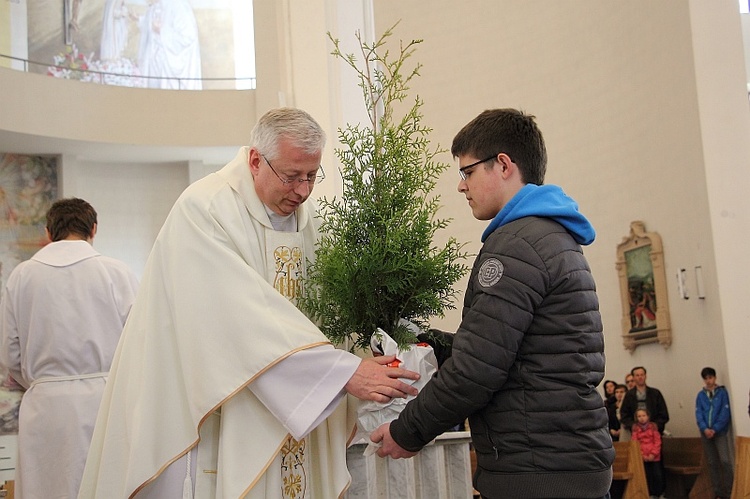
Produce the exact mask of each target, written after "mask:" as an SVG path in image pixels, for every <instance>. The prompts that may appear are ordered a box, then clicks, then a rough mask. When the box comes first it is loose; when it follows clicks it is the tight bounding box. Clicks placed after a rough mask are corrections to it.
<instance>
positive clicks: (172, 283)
mask: <svg viewBox="0 0 750 499" xmlns="http://www.w3.org/2000/svg"><path fill="white" fill-rule="evenodd" d="M251 139H252V141H251V143H252V147H243V148H242V149H240V151H239V153H238V154H237V156H236V158H235V159H234V160H233V161H231V162H230V163H229V164H227V165H226V166H225V167H223V168H222V169H221V170H219V171H218V172H216V173H213V174H211V175H208V176H207V177H205V178H203V179H201V180H199V181H197V182H195V183H194V184H193V185H191V186H190V187H188V189H187V190H186V191H185V192H184V193H183V194H182V195H181V196H180V198H179V199H178V200H177V202H176V204H175V205H174V207H173V208H172V211H171V212H170V214H169V216H168V217H167V220H166V222H165V224H164V226H163V227H162V229H161V231H160V233H159V235H158V237H157V239H156V242H155V244H154V247H153V249H152V252H151V255H150V256H149V259H148V262H147V264H146V269H145V273H144V277H143V280H142V283H141V289H140V292H139V293H138V297H137V299H136V302H135V305H134V306H133V311H132V313H131V316H130V320H129V321H128V324H127V326H126V327H125V331H124V332H123V336H122V341H121V342H120V346H119V348H118V351H117V354H116V356H115V362H114V365H113V367H112V373H111V375H110V378H109V383H108V385H107V390H106V393H105V396H104V400H103V402H102V407H101V410H100V412H99V417H98V420H97V423H96V429H95V432H94V439H93V442H92V446H91V451H90V453H89V458H88V462H87V465H86V471H85V473H84V483H83V485H82V487H81V493H80V496H79V497H81V498H83V499H92V498H107V499H116V498H127V497H137V498H138V499H142V498H145V497H148V498H158V499H182V498H192V497H195V498H199V499H208V498H239V497H248V498H253V499H256V498H257V499H260V498H294V499H303V498H306V499H332V498H336V497H340V496H341V495H342V494H343V493H344V491H345V490H346V488H347V486H348V484H349V482H350V476H349V473H348V471H347V468H346V445H347V440H348V439H349V438H350V437H351V436H352V432H353V430H354V417H353V416H354V412H353V411H351V406H352V405H353V404H347V403H346V398H347V392H348V393H349V394H351V395H354V396H356V397H358V398H361V399H367V400H376V401H381V402H384V401H388V400H390V399H391V398H392V397H405V396H406V395H408V394H414V393H416V390H415V389H414V388H413V387H412V386H411V385H410V383H411V382H412V381H411V380H414V379H417V377H418V375H417V374H416V373H413V372H411V371H405V370H403V369H394V368H389V367H385V364H387V363H388V362H391V361H392V360H393V357H382V358H377V359H373V358H369V359H365V360H363V359H360V358H359V357H357V356H354V355H352V354H350V353H348V352H345V351H342V350H338V349H335V348H334V347H333V346H332V345H331V344H330V343H329V341H328V340H327V338H326V337H325V336H324V335H323V334H322V333H321V332H320V330H319V329H318V328H317V327H316V326H315V324H313V323H312V322H311V321H310V320H309V319H308V318H307V317H306V316H305V315H304V314H303V313H302V312H300V311H299V310H298V309H297V307H296V306H295V304H294V302H295V299H296V297H297V296H299V293H300V292H301V284H302V281H301V277H302V276H303V274H304V271H305V270H304V269H305V262H306V259H312V258H314V256H315V254H314V250H315V243H316V239H317V237H318V234H317V222H316V220H315V213H314V206H313V204H312V201H311V200H308V197H309V196H310V192H311V191H312V188H313V186H314V184H315V182H316V181H317V180H319V179H320V178H321V177H323V176H324V173H323V171H322V169H321V167H320V159H321V155H322V149H323V146H324V143H325V135H324V133H323V131H322V129H321V128H320V126H319V125H318V124H317V123H316V122H315V120H314V119H313V118H312V117H310V115H308V114H307V113H305V112H304V111H301V110H297V109H291V108H282V109H276V110H272V111H269V112H268V113H266V114H265V115H264V116H263V117H261V119H260V120H259V122H258V123H257V125H256V126H255V128H254V129H253V132H252V136H251ZM399 378H403V379H399ZM347 409H350V410H349V411H347Z"/></svg>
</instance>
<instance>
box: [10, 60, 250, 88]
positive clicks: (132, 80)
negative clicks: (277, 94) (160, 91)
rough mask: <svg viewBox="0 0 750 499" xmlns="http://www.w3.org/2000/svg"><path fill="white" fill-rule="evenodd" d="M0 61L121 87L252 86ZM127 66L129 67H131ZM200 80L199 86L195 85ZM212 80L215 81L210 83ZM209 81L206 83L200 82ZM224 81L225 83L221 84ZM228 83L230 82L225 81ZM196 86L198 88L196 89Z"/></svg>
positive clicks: (245, 81) (240, 81)
mask: <svg viewBox="0 0 750 499" xmlns="http://www.w3.org/2000/svg"><path fill="white" fill-rule="evenodd" d="M0 60H9V61H11V62H10V63H9V64H0V66H5V67H9V68H11V69H17V70H20V71H25V72H33V73H42V74H47V75H49V76H52V77H56V78H65V79H69V80H80V81H84V82H91V83H99V84H103V85H116V86H121V87H134V88H169V89H175V90H196V89H197V90H200V89H204V88H206V87H210V88H211V89H226V90H235V89H238V88H241V89H253V88H255V77H246V78H237V77H234V78H179V77H173V76H170V77H163V76H146V75H140V74H132V71H131V74H129V73H125V72H116V71H103V70H102V69H100V68H98V69H94V68H92V67H90V66H89V65H88V64H87V63H86V61H85V60H83V59H81V60H80V61H78V60H77V59H76V60H74V61H73V62H72V63H68V64H65V65H58V64H49V63H44V62H37V61H32V60H29V59H22V58H19V57H14V56H10V55H7V54H0ZM37 67H38V68H41V71H34V70H31V69H30V68H37ZM128 69H132V66H131V67H129V68H128ZM196 82H200V83H201V85H200V86H198V85H196ZM213 82H215V83H213ZM205 83H209V85H204V84H205ZM222 83H225V84H222ZM229 83H231V85H230V84H229ZM196 87H198V88H196Z"/></svg>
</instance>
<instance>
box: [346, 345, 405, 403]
mask: <svg viewBox="0 0 750 499" xmlns="http://www.w3.org/2000/svg"><path fill="white" fill-rule="evenodd" d="M394 360H396V356H395V355H384V356H381V357H376V358H370V359H363V360H362V362H360V364H359V367H357V370H356V371H354V374H353V375H352V377H351V378H349V381H348V382H347V383H346V386H345V387H344V388H345V389H346V391H347V392H349V393H350V394H351V395H354V396H355V397H357V398H358V399H361V400H373V401H375V402H380V403H386V402H390V401H391V399H394V398H406V397H407V396H409V395H416V394H417V389H416V388H414V387H413V386H411V385H409V384H407V383H404V382H403V381H401V380H400V379H399V378H406V379H411V380H418V379H419V374H418V373H416V372H414V371H409V370H407V369H402V368H400V367H388V364H390V363H391V362H393V361H394Z"/></svg>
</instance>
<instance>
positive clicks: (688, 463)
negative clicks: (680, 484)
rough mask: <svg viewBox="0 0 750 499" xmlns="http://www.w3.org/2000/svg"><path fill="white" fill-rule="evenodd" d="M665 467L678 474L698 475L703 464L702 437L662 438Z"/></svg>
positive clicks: (662, 455) (662, 456)
mask: <svg viewBox="0 0 750 499" xmlns="http://www.w3.org/2000/svg"><path fill="white" fill-rule="evenodd" d="M661 459H662V461H663V462H664V468H666V469H667V471H669V472H671V473H675V474H678V475H698V474H700V472H701V468H702V466H703V443H702V442H701V439H700V437H668V438H663V439H662V440H661Z"/></svg>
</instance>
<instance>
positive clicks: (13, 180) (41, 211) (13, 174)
mask: <svg viewBox="0 0 750 499" xmlns="http://www.w3.org/2000/svg"><path fill="white" fill-rule="evenodd" d="M57 197H58V177H57V158H56V157H52V156H25V155H20V154H2V153H0V283H1V284H2V289H5V283H6V281H7V280H8V276H9V275H10V273H11V271H12V270H13V269H14V268H15V267H16V265H18V264H19V263H20V262H22V261H24V260H28V259H29V258H30V257H31V256H32V255H34V253H36V252H37V251H38V250H39V249H40V248H41V247H42V246H44V245H45V244H47V242H48V240H47V237H46V235H45V232H44V227H45V225H46V214H47V210H49V208H50V206H51V205H52V203H53V202H54V201H55V200H56V199H57ZM0 380H2V381H0V435H7V434H15V433H18V406H19V404H20V402H21V395H22V393H23V389H22V388H21V386H20V385H18V383H16V382H15V381H14V380H13V379H12V378H10V377H9V376H8V373H5V372H3V373H0Z"/></svg>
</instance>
